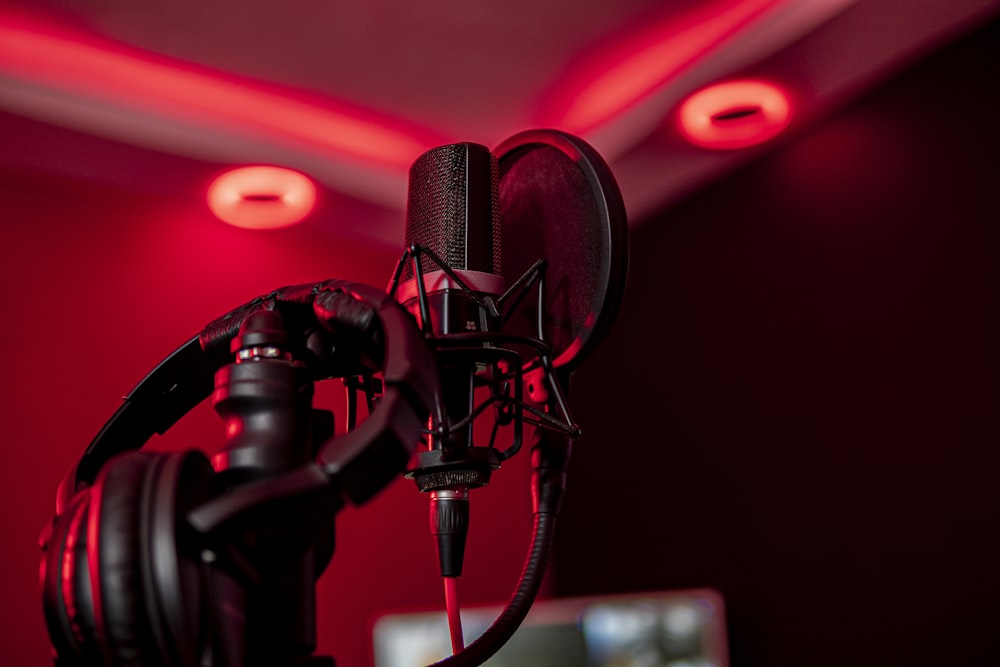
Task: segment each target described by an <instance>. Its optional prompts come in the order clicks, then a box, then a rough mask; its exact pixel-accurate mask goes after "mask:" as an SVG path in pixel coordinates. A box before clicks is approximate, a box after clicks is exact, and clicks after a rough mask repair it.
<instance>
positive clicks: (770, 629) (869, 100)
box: [556, 23, 1000, 667]
mask: <svg viewBox="0 0 1000 667" xmlns="http://www.w3.org/2000/svg"><path fill="white" fill-rule="evenodd" d="M998 45H1000V25H998V24H996V23H994V24H992V25H990V26H988V27H986V28H984V29H982V30H980V31H979V32H978V33H977V34H975V35H973V36H971V37H969V38H968V39H966V40H964V41H963V42H961V43H959V44H956V45H954V46H952V47H949V48H948V49H946V50H945V51H943V52H941V53H939V54H937V55H935V56H933V57H931V58H928V59H926V60H925V61H923V62H921V63H920V64H919V65H918V66H916V67H915V68H913V69H912V70H910V71H909V72H907V73H906V74H904V75H902V76H899V77H896V78H895V79H894V80H892V81H891V82H889V83H888V84H887V85H885V86H883V87H881V88H880V89H878V90H877V91H875V92H873V93H871V94H869V95H867V96H865V97H864V98H863V99H860V100H859V101H857V102H856V103H854V104H852V105H851V106H850V107H849V108H847V109H845V110H843V111H842V112H841V113H838V114H837V115H836V116H834V117H832V118H829V119H828V120H826V121H825V122H823V123H822V124H819V125H817V126H815V127H814V128H812V129H811V130H809V131H806V132H804V133H802V134H801V135H800V136H798V137H796V138H794V139H793V140H791V141H788V142H787V143H786V144H785V145H783V146H781V147H780V148H779V149H778V150H776V151H774V152H772V153H770V154H769V155H767V156H766V157H763V158H762V159H759V160H757V161H755V162H754V163H753V164H751V165H749V166H747V167H745V168H743V169H741V170H740V171H739V172H736V173H732V174H730V175H729V176H728V177H727V178H725V179H723V180H721V181H719V182H718V183H716V184H714V185H712V186H711V187H709V188H707V189H704V190H702V191H700V192H698V193H696V194H694V195H693V196H691V197H689V198H687V199H686V200H685V201H683V202H682V203H680V204H678V205H676V206H674V207H672V208H670V209H669V210H666V211H664V212H663V213H662V214H660V215H659V216H658V217H657V218H656V219H655V221H654V222H655V224H649V225H643V226H640V227H638V228H637V229H635V230H634V231H633V234H632V244H631V248H632V264H631V274H630V276H629V286H628V290H627V293H626V296H625V300H624V304H623V307H622V312H621V315H620V318H619V320H618V324H617V327H616V329H615V330H614V332H613V333H612V335H611V337H610V339H609V341H608V343H607V345H606V346H604V347H603V348H602V349H601V351H600V353H599V354H598V355H597V357H596V358H595V359H594V360H593V361H592V362H591V363H589V364H587V365H585V366H583V367H582V369H581V370H580V371H579V373H578V374H577V376H576V378H575V380H576V381H575V383H574V386H573V391H572V395H573V401H574V404H575V409H576V411H577V413H578V414H579V415H580V420H581V421H582V422H583V426H584V437H583V439H582V440H581V442H580V444H579V446H578V447H577V450H576V456H575V459H574V463H573V467H572V472H573V476H572V478H571V489H570V494H569V497H568V499H567V505H566V508H565V513H564V518H563V520H562V526H561V533H560V535H559V543H558V557H557V561H556V581H557V585H556V590H557V591H558V592H559V593H561V594H572V595H578V594H592V593H610V592H622V591H642V590H647V589H661V588H667V589H669V588H685V587H696V586H712V587H715V588H717V589H718V590H720V591H721V592H722V594H723V596H724V597H725V599H726V602H727V605H728V614H729V615H728V623H729V632H730V649H731V653H732V661H733V664H734V665H736V666H738V667H749V666H764V665H767V666H768V667H777V666H782V665H810V666H812V667H817V666H823V665H831V666H832V665H928V666H931V665H951V666H955V665H969V666H972V665H989V664H1000V645H998V635H997V624H998V621H1000V612H998V608H1000V607H998V602H997V601H998V599H1000V574H998V573H997V563H998V562H1000V537H998V530H997V526H998V519H1000V484H998V483H997V482H998V473H1000V448H998V442H997V441H998V438H997V436H998V427H1000V419H998V406H1000V357H998V353H997V342H998V334H1000V329H998V327H1000V317H998V314H997V310H998V304H1000V270H998V266H1000V262H998V258H1000V205H998V196H997V195H998V185H1000V183H998V180H1000V161H998V149H1000V128H998V125H997V123H998V119H1000V93H998V89H997V85H996V82H997V81H1000V58H998Z"/></svg>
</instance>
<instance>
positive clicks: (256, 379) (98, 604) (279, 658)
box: [40, 280, 441, 667]
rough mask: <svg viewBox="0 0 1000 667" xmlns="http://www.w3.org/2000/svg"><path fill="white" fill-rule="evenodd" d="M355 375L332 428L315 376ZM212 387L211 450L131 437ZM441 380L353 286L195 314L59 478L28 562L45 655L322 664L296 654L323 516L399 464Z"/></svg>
mask: <svg viewBox="0 0 1000 667" xmlns="http://www.w3.org/2000/svg"><path fill="white" fill-rule="evenodd" d="M234 355H235V358H236V361H235V362H234ZM377 375H378V376H380V377H379V378H376V376H377ZM355 376H360V377H361V378H363V380H362V382H364V383H365V385H366V386H368V387H377V388H378V389H379V392H377V393H379V396H378V399H377V400H376V401H374V402H372V403H371V405H370V408H371V409H370V413H369V414H368V416H367V418H366V419H365V420H364V421H362V422H361V423H360V424H359V425H358V426H357V427H356V428H350V427H349V430H348V431H347V432H346V433H344V434H343V435H339V436H334V435H333V425H332V414H330V413H326V412H324V411H320V410H315V409H313V408H312V405H311V401H312V386H313V382H314V381H317V380H323V379H328V378H335V377H340V378H348V377H355ZM345 382H347V380H346V379H345ZM209 395H213V399H214V402H215V405H216V409H217V411H218V412H219V413H220V415H222V417H223V419H224V420H225V421H226V432H227V443H226V446H225V447H224V449H223V451H222V452H220V453H219V454H216V455H215V457H214V458H213V459H209V457H208V456H206V455H205V454H203V453H202V452H201V451H197V450H192V451H183V452H173V453H163V452H152V451H149V450H145V451H141V448H142V447H143V446H144V445H145V444H146V442H147V441H148V440H149V439H150V438H151V437H152V435H153V434H154V433H159V434H162V433H164V432H166V430H167V429H169V428H170V427H171V426H172V425H173V424H174V423H176V422H177V421H178V420H179V419H180V418H181V417H183V416H184V415H185V414H187V413H188V412H189V411H190V410H191V409H192V408H193V407H194V406H196V405H197V404H198V403H200V402H201V401H202V400H203V399H205V398H207V397H208V396H209ZM440 396H441V390H440V382H439V379H438V371H437V365H436V362H435V358H434V356H433V353H432V352H431V350H430V348H429V346H428V345H427V343H426V342H425V340H424V338H423V336H422V335H421V333H420V331H419V329H418V328H417V326H416V324H415V322H414V320H413V319H412V317H411V316H410V314H409V313H407V312H406V311H405V310H404V309H403V308H402V307H401V306H400V305H399V304H398V303H397V302H396V301H395V300H394V299H392V298H391V297H389V296H388V295H386V294H385V293H383V292H381V291H379V290H377V289H376V288H374V287H371V286H368V285H365V284H361V283H354V282H346V281H340V280H329V281H325V282H321V283H318V284H313V285H298V286H290V287H285V288H282V289H279V290H276V291H274V292H272V293H270V294H268V295H265V296H261V297H258V298H257V299H254V300H253V301H251V302H249V303H247V304H244V305H243V306H240V307H239V308H236V309H235V310H233V311H231V312H230V313H227V314H226V315H224V316H223V317H220V318H218V319H217V320H215V321H213V322H211V323H210V324H208V325H207V326H206V327H205V328H204V329H203V330H202V332H201V333H200V334H199V335H198V336H196V337H194V338H192V339H191V340H189V341H188V342H187V343H185V344H184V345H182V346H181V347H179V348H178V349H177V350H176V351H174V352H173V353H172V354H171V355H170V356H168V357H167V358H166V359H164V360H163V361H162V362H161V363H160V364H159V365H158V366H157V367H156V368H155V369H153V370H152V371H151V372H150V373H149V374H148V375H147V376H146V377H145V378H144V379H143V380H142V381H141V382H140V383H139V384H138V385H137V386H136V387H135V388H134V389H133V390H132V391H131V392H130V393H129V394H128V395H127V396H126V397H125V399H124V401H123V403H122V405H121V407H120V408H119V409H118V410H117V412H115V414H114V415H113V416H112V417H111V418H110V419H109V420H108V421H107V423H106V424H105V425H104V427H103V428H102V429H101V430H100V432H99V433H98V435H97V436H96V437H95V438H94V440H93V441H92V442H91V444H90V446H89V447H88V448H87V449H86V451H85V453H84V454H83V456H82V458H81V459H80V460H79V461H78V462H77V463H76V464H75V465H74V466H73V468H72V469H71V470H70V471H69V473H68V474H67V476H66V477H65V479H64V480H63V482H62V484H61V485H60V487H59V491H58V493H57V500H56V516H55V517H54V518H53V520H52V522H51V523H50V524H49V525H48V526H47V527H46V528H45V530H44V531H43V534H42V537H41V544H42V548H43V552H44V553H43V557H42V562H41V572H40V578H41V588H42V595H43V604H44V611H45V619H46V624H47V626H48V631H49V636H50V638H51V641H52V647H53V650H54V653H55V656H56V665H57V666H58V667H65V666H81V665H129V666H139V665H141V666H143V667H146V666H150V665H155V666H162V667H206V666H208V665H211V666H212V667H220V666H224V667H237V666H239V667H242V665H244V664H256V663H258V662H259V663H260V664H273V665H281V664H331V663H330V662H325V660H326V659H323V658H310V657H308V656H309V654H310V653H311V652H312V650H314V649H315V637H314V636H313V633H314V630H313V628H312V625H313V624H314V617H311V616H310V614H314V607H315V605H314V600H313V597H314V595H315V591H314V589H313V586H312V585H313V584H314V582H315V579H316V578H317V577H318V576H319V574H320V573H321V572H322V570H323V568H324V567H325V566H326V564H327V563H328V562H329V559H330V557H331V556H332V554H333V542H334V540H333V537H332V531H333V528H332V521H333V515H335V514H336V512H337V511H338V510H339V509H340V508H342V507H343V506H344V505H345V504H348V503H351V504H360V503H362V502H364V501H366V500H368V499H369V498H371V497H372V496H374V495H375V494H376V493H378V492H379V491H380V490H381V489H382V488H384V487H385V486H386V485H387V484H388V483H389V482H390V481H392V480H393V479H394V478H395V477H396V476H397V475H399V474H400V473H402V472H403V471H404V469H405V466H406V462H407V460H408V459H409V457H410V455H411V454H412V453H413V452H414V450H415V449H416V448H417V446H418V445H419V444H420V442H421V439H422V438H423V437H424V433H425V431H424V429H425V428H426V425H427V423H428V416H429V415H430V414H431V412H432V411H433V410H437V409H439V406H440V405H441V400H440ZM351 421H353V415H352V417H351ZM349 426H350V425H349ZM289 434H290V435H289ZM276 438H277V441H276V440H275V439H276ZM281 438H285V440H284V441H282V440H281ZM291 440H294V441H295V442H291ZM247 643H249V644H248V646H245V644H247Z"/></svg>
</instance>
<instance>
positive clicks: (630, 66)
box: [550, 0, 788, 133]
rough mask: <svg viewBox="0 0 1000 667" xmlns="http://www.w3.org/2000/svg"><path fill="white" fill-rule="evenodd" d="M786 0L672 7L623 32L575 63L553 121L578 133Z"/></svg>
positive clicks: (727, 0)
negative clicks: (574, 73) (689, 8)
mask: <svg viewBox="0 0 1000 667" xmlns="http://www.w3.org/2000/svg"><path fill="white" fill-rule="evenodd" d="M786 4H788V3H787V0H710V2H707V3H704V4H703V5H699V6H698V8H697V9H696V10H694V11H691V12H688V13H686V14H682V15H675V14H673V13H671V14H670V15H668V16H667V17H665V19H664V20H661V21H658V22H654V23H653V24H652V25H650V26H648V27H646V28H643V29H641V30H638V31H633V32H629V33H627V34H626V35H625V36H624V39H623V40H622V41H621V42H620V43H619V44H617V45H612V46H610V47H605V48H604V49H602V50H601V51H600V52H599V53H594V54H592V56H591V57H590V60H591V61H592V62H591V63H590V64H588V63H581V65H580V66H579V67H578V70H580V74H579V75H578V77H579V78H578V79H577V80H575V81H574V80H570V81H569V82H568V83H567V84H565V85H564V86H561V87H560V91H559V92H558V93H557V95H556V96H555V98H554V100H553V106H554V108H553V109H552V113H553V114H554V115H555V116H556V118H553V119H552V121H551V122H553V123H555V124H557V125H559V126H560V127H564V128H567V129H568V130H570V131H572V132H577V133H582V132H585V131H588V130H591V129H593V128H595V127H597V126H599V125H601V124H603V123H606V122H608V121H611V120H613V119H614V118H616V117H617V116H618V115H619V114H621V113H622V112H623V111H625V110H626V109H628V108H630V107H632V106H633V105H635V104H636V103H638V102H640V101H642V100H643V99H644V98H646V97H647V96H649V95H651V94H652V93H653V92H655V91H656V90H657V89H658V88H660V87H661V86H663V85H664V84H666V83H667V82H668V81H670V80H671V79H673V78H674V77H676V76H678V75H679V74H680V73H681V72H683V71H684V70H685V68H687V67H689V66H690V65H692V64H693V63H695V62H697V61H698V59H699V58H701V57H703V56H705V54H707V53H709V52H711V51H712V50H713V49H715V48H718V47H719V46H720V45H721V44H723V43H724V42H726V40H728V39H730V38H732V37H733V36H734V35H737V34H739V33H740V31H742V30H744V29H746V28H748V27H749V26H751V25H753V23H754V22H755V21H757V20H759V19H760V18H761V16H763V15H765V14H767V13H768V12H771V11H775V10H777V9H779V8H781V7H782V6H784V5H786ZM572 78H573V77H570V79H572ZM559 107H563V108H562V109H561V111H560V110H558V108H559ZM550 124H551V123H550Z"/></svg>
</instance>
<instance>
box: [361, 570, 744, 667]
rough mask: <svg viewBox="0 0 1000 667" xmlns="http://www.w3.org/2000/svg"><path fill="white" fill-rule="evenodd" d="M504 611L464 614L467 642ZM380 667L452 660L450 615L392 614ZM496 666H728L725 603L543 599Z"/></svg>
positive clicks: (699, 595)
mask: <svg viewBox="0 0 1000 667" xmlns="http://www.w3.org/2000/svg"><path fill="white" fill-rule="evenodd" d="M499 612H500V607H499V606H494V607H472V608H468V609H463V610H462V627H463V632H464V635H465V639H466V642H471V641H472V640H474V639H475V638H476V637H478V636H479V635H480V634H482V632H484V631H485V630H486V628H487V627H489V626H490V624H492V623H493V620H494V619H495V618H496V616H497V614H498V613H499ZM373 640H374V655H375V667H423V666H424V665H429V664H431V663H433V662H437V661H438V660H441V659H443V658H446V657H447V656H448V655H450V654H451V640H450V636H449V634H448V622H447V618H446V617H445V614H444V612H443V611H439V612H411V613H391V614H386V615H384V616H382V617H380V618H379V619H378V620H377V621H376V623H375V626H374V629H373ZM485 664H486V665H489V666H490V667H515V666H517V667H728V665H729V661H728V652H727V650H726V631H725V610H724V607H723V601H722V596H721V595H720V594H719V593H718V592H717V591H714V590H711V589H697V590H678V591H660V592H649V593H629V594H621V595H605V596H591V597H580V598H557V599H550V600H540V601H538V602H536V603H535V605H534V606H533V607H532V609H531V612H530V613H529V614H528V617H527V618H526V619H525V621H524V623H523V624H522V625H521V628H520V629H519V630H518V631H517V633H516V634H515V635H514V637H513V638H512V639H511V640H510V641H509V642H507V644H506V645H504V647H503V648H501V649H500V651H499V652H498V653H497V654H496V655H495V656H494V657H493V658H491V659H490V660H489V661H487V662H486V663H485Z"/></svg>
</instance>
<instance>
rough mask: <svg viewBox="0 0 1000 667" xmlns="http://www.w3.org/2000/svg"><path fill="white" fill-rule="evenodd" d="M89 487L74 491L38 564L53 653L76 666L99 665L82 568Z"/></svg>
mask: <svg viewBox="0 0 1000 667" xmlns="http://www.w3.org/2000/svg"><path fill="white" fill-rule="evenodd" d="M89 509H90V489H89V488H87V489H84V490H83V491H81V492H79V493H77V494H76V495H75V496H74V497H73V499H72V500H71V501H70V502H69V503H68V505H67V508H66V510H65V511H64V512H63V513H62V514H60V515H59V516H57V517H56V518H55V519H54V521H53V524H52V532H51V533H50V534H49V535H48V537H47V538H46V539H44V542H43V545H42V546H43V549H44V552H45V553H44V556H43V558H42V564H41V572H40V575H41V584H42V602H43V608H44V610H45V623H46V626H47V627H48V631H49V637H50V638H51V640H52V648H53V650H54V651H55V654H56V655H57V656H59V657H60V658H61V659H63V660H70V659H71V660H72V661H73V662H76V663H80V664H87V665H90V664H99V663H101V662H102V659H101V654H100V652H99V650H98V646H97V643H96V638H95V636H94V606H93V600H92V599H91V595H90V568H89V567H88V565H87V515H88V512H89Z"/></svg>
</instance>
